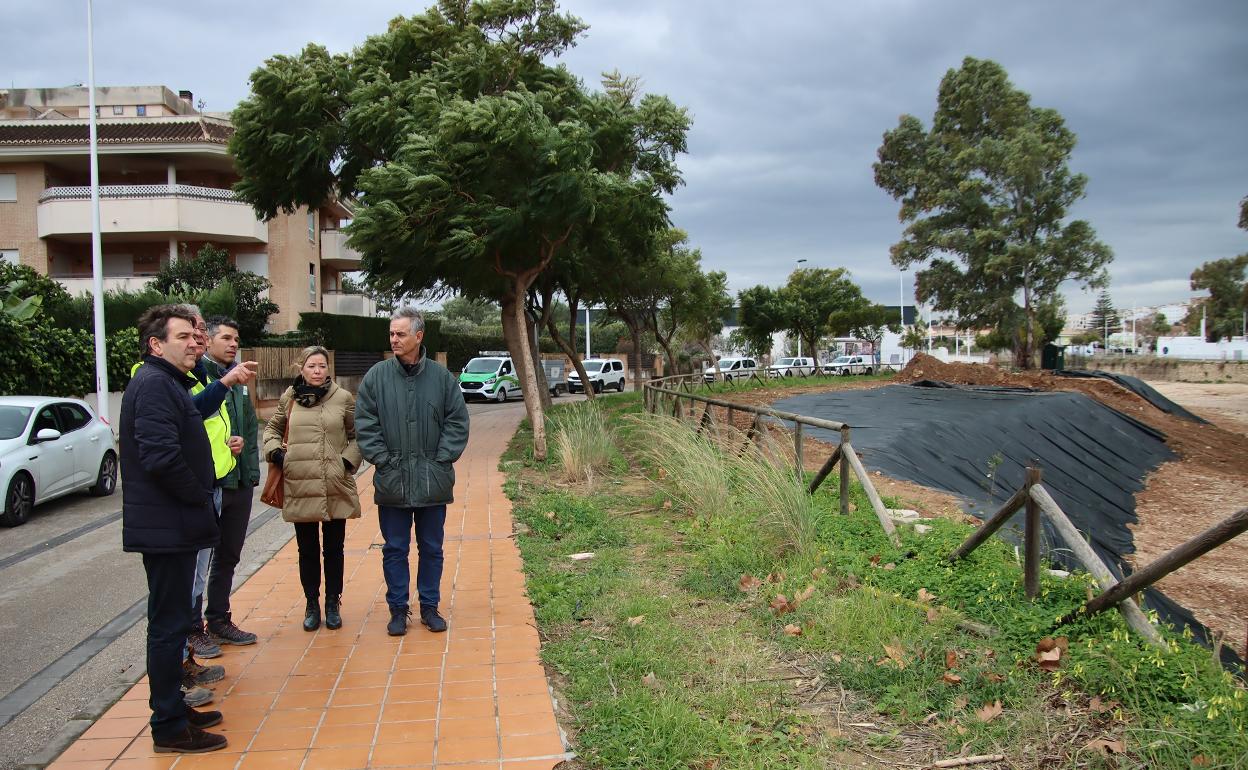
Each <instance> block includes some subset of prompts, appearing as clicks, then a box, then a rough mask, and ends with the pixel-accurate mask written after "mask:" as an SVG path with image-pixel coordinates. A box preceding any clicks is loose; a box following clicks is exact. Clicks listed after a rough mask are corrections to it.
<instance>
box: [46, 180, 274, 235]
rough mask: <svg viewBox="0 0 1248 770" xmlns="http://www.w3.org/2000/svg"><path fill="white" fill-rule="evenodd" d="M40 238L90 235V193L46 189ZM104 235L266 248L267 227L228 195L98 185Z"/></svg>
mask: <svg viewBox="0 0 1248 770" xmlns="http://www.w3.org/2000/svg"><path fill="white" fill-rule="evenodd" d="M37 218H38V226H39V237H40V238H49V237H64V236H81V235H85V234H88V233H90V232H91V188H90V187H49V188H47V189H45V190H44V191H43V194H42V195H40V197H39V209H38V214H37ZM100 231H101V233H103V234H104V235H106V236H108V235H123V236H135V235H160V236H164V237H169V238H177V239H180V240H196V239H200V238H205V239H206V238H211V239H214V240H218V241H225V242H235V243H267V242H268V240H269V228H268V225H266V224H265V223H264V222H261V221H260V220H259V219H257V218H256V215H255V212H254V211H253V210H252V208H251V206H249V205H247V204H246V203H244V202H243V201H241V200H239V199H238V196H236V195H235V194H234V192H233V191H232V190H225V189H221V188H217V187H197V186H194V185H184V184H172V185H169V184H142V185H102V186H101V187H100Z"/></svg>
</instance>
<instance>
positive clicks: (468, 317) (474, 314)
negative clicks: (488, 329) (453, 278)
mask: <svg viewBox="0 0 1248 770" xmlns="http://www.w3.org/2000/svg"><path fill="white" fill-rule="evenodd" d="M499 313H500V310H499V307H498V303H497V302H491V301H489V300H484V299H469V298H468V297H452V298H451V299H448V300H447V301H446V302H443V303H442V320H443V321H444V322H446V323H447V324H448V326H449V325H450V324H451V323H453V322H459V323H458V324H457V327H458V326H459V324H462V325H464V326H468V327H472V326H488V325H494V324H497V323H498V322H499V320H498V319H499Z"/></svg>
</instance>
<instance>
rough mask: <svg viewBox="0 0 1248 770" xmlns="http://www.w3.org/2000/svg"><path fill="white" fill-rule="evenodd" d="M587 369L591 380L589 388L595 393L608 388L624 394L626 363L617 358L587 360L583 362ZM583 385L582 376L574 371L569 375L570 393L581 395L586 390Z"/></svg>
mask: <svg viewBox="0 0 1248 770" xmlns="http://www.w3.org/2000/svg"><path fill="white" fill-rule="evenodd" d="M581 365H582V366H584V367H585V376H586V377H588V378H589V386H590V387H591V388H593V389H594V392H595V393H601V392H602V391H604V390H606V389H607V388H615V389H616V390H618V391H619V392H621V393H623V392H624V362H623V361H620V360H619V359H616V358H587V359H585V360H584V361H582V362H581ZM584 389H585V388H584V386H582V385H581V375H580V374H579V373H578V372H577V371H576V369H573V370H572V371H571V372H569V373H568V392H569V393H580V392H581V391H582V390H584Z"/></svg>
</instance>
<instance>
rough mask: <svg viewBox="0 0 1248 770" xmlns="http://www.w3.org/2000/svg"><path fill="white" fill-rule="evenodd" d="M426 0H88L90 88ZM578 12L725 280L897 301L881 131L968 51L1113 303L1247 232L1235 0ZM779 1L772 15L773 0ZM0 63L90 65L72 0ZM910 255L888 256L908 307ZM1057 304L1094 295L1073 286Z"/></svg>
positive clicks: (337, 27) (340, 39)
mask: <svg viewBox="0 0 1248 770" xmlns="http://www.w3.org/2000/svg"><path fill="white" fill-rule="evenodd" d="M426 5H427V3H426V2H420V1H418V2H415V3H401V2H393V1H391V0H352V2H348V3H343V2H328V1H326V0H301V2H298V3H277V2H273V3H269V2H254V0H248V1H247V2H243V1H242V0H218V1H217V2H214V3H189V2H183V1H182V0H165V1H164V2H149V1H148V0H96V2H95V52H96V53H95V57H96V82H97V84H98V85H166V86H169V87H170V88H172V89H174V90H175V91H176V90H178V89H188V90H191V91H193V92H194V93H195V97H196V99H203V100H204V101H205V102H206V103H207V109H208V110H212V111H225V110H229V109H231V108H232V107H233V106H234V105H235V104H237V103H238V101H239V100H240V99H242V98H243V97H245V96H246V94H247V90H248V83H247V78H248V75H249V74H250V73H251V72H252V71H253V70H254V69H255V68H256V67H257V66H259V65H260V64H261V63H262V62H263V61H264V59H265V58H266V57H268V56H271V55H273V54H275V53H296V52H297V51H298V50H299V49H301V48H302V47H303V46H304V45H305V44H307V43H308V42H316V43H320V44H323V45H325V46H327V47H328V48H329V49H330V50H332V51H347V50H350V49H351V48H352V47H354V46H355V45H358V44H359V43H360V42H361V41H362V40H363V39H364V38H365V37H367V36H368V35H370V34H374V33H377V32H380V31H382V30H384V29H385V24H386V22H387V21H388V20H389V19H391V18H393V17H394V16H396V15H400V14H411V13H416V12H420V11H422V10H423V9H424V8H425V7H426ZM562 7H563V8H564V9H565V10H567V11H569V12H571V13H574V14H576V15H578V16H580V17H581V18H582V19H583V20H584V21H585V22H586V23H588V24H589V25H590V29H589V31H588V32H587V33H586V35H585V36H584V38H583V39H582V40H581V42H580V44H579V45H578V46H577V47H576V48H575V49H574V50H573V51H572V52H571V53H570V54H569V55H567V56H566V57H564V61H565V62H566V63H567V65H568V66H569V68H571V69H572V71H573V72H575V73H576V74H578V75H580V76H581V77H582V78H584V79H585V80H586V81H588V82H590V83H596V82H597V81H598V76H599V74H600V73H601V72H603V71H606V70H612V69H618V70H619V71H621V72H622V73H624V74H626V75H635V76H638V77H640V78H641V79H642V81H643V84H644V88H645V89H646V90H647V91H651V92H655V93H662V94H666V95H667V96H669V97H670V98H671V99H673V100H674V101H675V102H676V103H677V104H680V105H682V106H685V107H687V108H688V109H689V111H690V113H691V114H692V116H693V129H692V132H691V134H690V142H689V154H688V155H687V156H686V157H684V158H683V159H682V161H681V167H682V169H683V170H684V175H685V182H686V184H685V186H684V187H683V188H681V189H680V190H679V191H678V192H677V193H676V194H675V195H674V196H673V198H672V201H671V203H672V208H673V221H674V224H675V225H676V226H678V227H681V228H684V229H685V230H687V231H688V232H689V235H690V240H691V242H692V245H694V246H696V247H698V248H700V249H701V250H702V253H703V256H704V264H705V266H706V267H707V268H708V269H718V270H724V271H726V272H727V273H728V276H729V282H730V284H731V287H732V289H733V290H734V291H735V290H739V289H743V288H746V287H748V286H752V285H754V284H757V283H765V284H769V285H772V286H777V285H780V284H781V283H783V282H784V279H785V276H787V274H788V273H789V272H790V270H792V269H793V268H794V267H795V266H796V263H797V260H799V259H805V260H807V262H806V263H805V266H808V267H846V268H848V269H849V270H850V271H851V273H852V275H853V277H854V278H855V279H856V280H857V281H858V283H859V284H860V285H861V286H862V287H863V288H864V291H865V292H866V293H867V295H868V296H869V297H871V298H872V299H874V300H876V301H879V302H883V303H887V304H896V302H897V297H898V293H899V280H898V272H897V271H896V269H895V268H893V267H892V265H891V264H890V263H889V261H888V248H889V246H890V245H891V244H892V243H893V242H895V241H896V240H897V239H898V238H899V237H900V233H901V225H900V224H899V223H898V221H897V204H896V202H894V201H893V200H892V199H891V198H890V197H889V196H888V195H886V194H885V193H883V192H882V191H881V190H879V189H878V188H876V187H875V184H874V182H873V180H872V172H871V164H872V162H873V161H874V160H875V153H876V150H877V149H878V147H879V145H880V141H881V136H882V134H883V133H884V131H886V130H888V129H890V128H892V127H894V126H895V125H896V124H897V119H898V116H900V115H901V114H903V113H910V114H913V115H916V116H918V117H919V118H920V119H921V120H922V121H923V123H924V124H925V125H930V123H931V118H932V112H933V110H934V109H935V103H936V89H937V85H938V83H939V81H940V78H941V77H942V76H943V75H944V73H945V72H946V71H947V70H949V69H950V68H956V67H957V66H958V65H959V64H960V63H961V61H962V58H963V57H965V56H975V57H979V58H989V59H993V60H995V61H997V62H999V63H1001V64H1002V65H1003V66H1004V67H1005V69H1006V70H1007V71H1008V72H1009V74H1010V77H1011V79H1012V81H1013V82H1014V84H1015V86H1016V87H1018V88H1020V89H1022V90H1024V91H1026V92H1028V93H1029V94H1031V96H1032V103H1033V104H1034V105H1036V106H1042V107H1052V108H1055V109H1057V110H1058V111H1059V112H1060V113H1061V114H1062V115H1063V116H1065V118H1066V122H1067V125H1068V126H1069V127H1070V128H1071V129H1072V130H1073V131H1074V132H1075V133H1076V134H1077V135H1078V137H1079V145H1078V147H1077V149H1076V151H1075V155H1074V160H1073V163H1072V166H1073V168H1074V170H1076V171H1078V172H1082V173H1084V174H1086V175H1087V176H1088V177H1089V180H1090V181H1089V184H1088V188H1087V197H1086V198H1085V199H1084V200H1083V201H1082V202H1080V203H1079V204H1078V205H1077V206H1076V207H1075V208H1074V209H1073V211H1072V212H1071V213H1072V215H1073V216H1075V217H1078V218H1083V219H1087V220H1089V221H1090V222H1091V223H1092V225H1093V226H1094V227H1095V228H1096V231H1097V233H1098V235H1099V236H1100V238H1101V239H1102V240H1104V241H1105V242H1106V243H1108V244H1109V246H1110V247H1111V248H1112V249H1113V251H1114V255H1115V256H1114V261H1113V263H1112V264H1111V265H1110V273H1111V285H1110V292H1111V294H1112V296H1113V299H1114V302H1115V304H1116V305H1118V306H1119V307H1123V308H1129V307H1131V306H1132V305H1145V304H1158V303H1162V302H1168V301H1177V300H1182V299H1185V298H1187V297H1189V296H1190V295H1191V291H1190V290H1189V288H1188V277H1189V275H1190V273H1191V271H1192V270H1193V269H1194V268H1195V267H1197V266H1198V265H1200V264H1201V263H1203V262H1205V261H1208V260H1211V259H1220V258H1223V257H1230V256H1234V255H1236V254H1239V253H1242V252H1245V251H1248V233H1244V232H1243V231H1241V230H1238V229H1237V228H1236V220H1237V217H1238V203H1239V200H1240V199H1241V198H1243V197H1244V196H1245V195H1248V43H1246V42H1245V40H1246V38H1245V34H1246V32H1248V2H1243V0H1215V1H1209V2H1199V3H1174V2H1161V1H1159V0H1132V1H1131V2H1125V1H1107V2H1087V0H1078V1H1067V0H1061V1H1050V2H1044V3H1037V2H1018V3H995V4H988V3H982V2H981V3H971V2H938V1H937V0H927V1H921V0H908V1H907V0H890V1H887V2H886V1H884V0H870V2H868V1H867V0H862V1H861V2H845V1H842V2H813V1H810V0H794V1H793V2H789V3H784V4H775V3H763V2H758V0H753V2H735V1H732V2H730V1H727V0H715V1H714V2H711V1H710V0H667V1H666V2H665V1H664V0H632V1H631V2H618V1H617V2H608V0H564V2H563V4H562ZM781 9H783V10H781ZM0 29H3V30H5V43H4V46H3V47H0V78H2V79H3V80H6V81H9V82H8V83H5V85H13V86H17V87H40V86H61V85H67V84H71V83H77V82H83V83H85V82H86V80H87V65H86V55H85V39H86V21H85V0H73V1H72V2H71V1H70V0H43V1H42V2H40V3H37V4H36V3H19V2H3V3H0ZM912 278H913V274H912V273H910V274H907V275H906V297H907V302H909V301H910V297H912V289H911V286H912ZM1067 296H1068V299H1069V305H1070V309H1071V310H1072V311H1073V312H1083V311H1086V310H1088V309H1090V307H1091V305H1092V303H1093V300H1094V297H1093V296H1092V295H1091V294H1089V293H1087V292H1083V291H1081V290H1079V289H1078V288H1077V287H1074V286H1072V287H1071V288H1070V291H1069V292H1068V294H1067Z"/></svg>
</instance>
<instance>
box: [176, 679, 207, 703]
mask: <svg viewBox="0 0 1248 770" xmlns="http://www.w3.org/2000/svg"><path fill="white" fill-rule="evenodd" d="M182 702H183V703H185V704H186V705H187V706H188V707H190V708H195V707H197V706H202V705H204V704H205V703H212V690H209V689H208V688H207V687H200V686H199V685H195V684H191V685H187V684H186V680H185V679H183V680H182Z"/></svg>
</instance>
